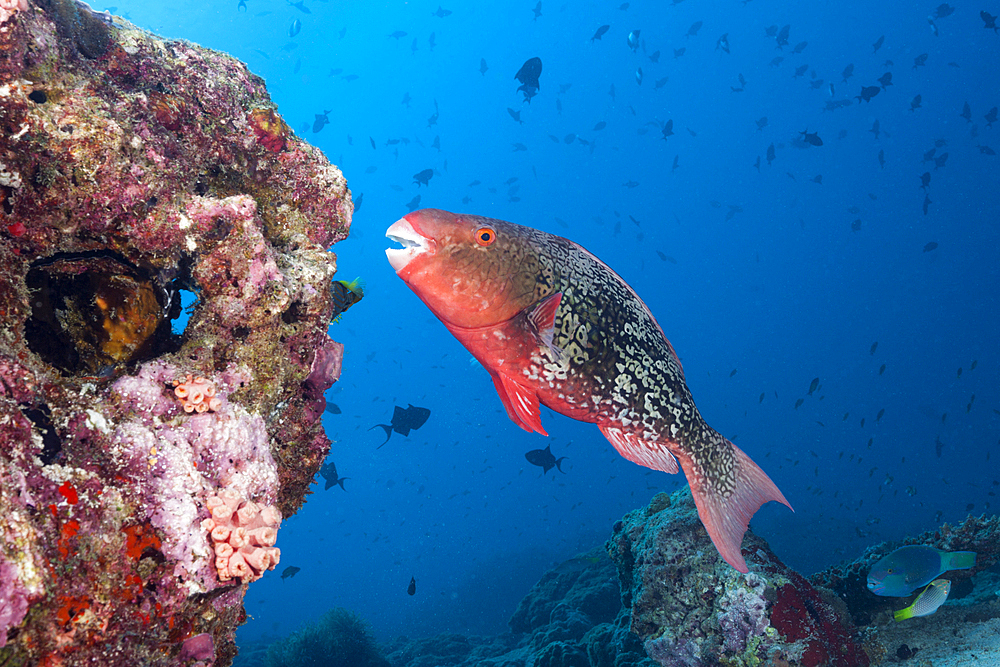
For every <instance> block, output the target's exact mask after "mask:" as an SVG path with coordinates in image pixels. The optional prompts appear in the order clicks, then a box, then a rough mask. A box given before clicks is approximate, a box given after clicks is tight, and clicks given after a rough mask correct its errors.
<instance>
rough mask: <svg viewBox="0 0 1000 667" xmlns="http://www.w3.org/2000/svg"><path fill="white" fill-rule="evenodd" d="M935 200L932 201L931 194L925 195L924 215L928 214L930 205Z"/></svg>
mask: <svg viewBox="0 0 1000 667" xmlns="http://www.w3.org/2000/svg"><path fill="white" fill-rule="evenodd" d="M933 203H934V202H932V201H931V197H930V195H926V194H925V195H924V215H927V211H928V210H929V209H930V205H931V204H933Z"/></svg>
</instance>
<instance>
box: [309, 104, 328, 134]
mask: <svg viewBox="0 0 1000 667" xmlns="http://www.w3.org/2000/svg"><path fill="white" fill-rule="evenodd" d="M329 123H330V112H329V111H326V110H324V111H323V113H318V114H316V120H314V121H313V134H315V133H316V132H319V131H320V130H322V129H323V128H324V127H326V126H327V125H328V124H329Z"/></svg>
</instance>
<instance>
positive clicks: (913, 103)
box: [910, 95, 922, 111]
mask: <svg viewBox="0 0 1000 667" xmlns="http://www.w3.org/2000/svg"><path fill="white" fill-rule="evenodd" d="M921 99H922V98H921V97H920V95H915V96H914V97H913V99H912V100H910V111H914V110H916V109H919V108H920V100H921Z"/></svg>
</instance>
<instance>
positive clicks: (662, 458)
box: [598, 424, 677, 475]
mask: <svg viewBox="0 0 1000 667" xmlns="http://www.w3.org/2000/svg"><path fill="white" fill-rule="evenodd" d="M598 428H600V429H601V433H603V434H604V437H605V438H607V439H608V442H610V443H611V444H612V445H613V446H614V448H615V449H616V450H618V453H619V454H621V455H622V456H624V457H625V458H627V459H628V460H629V461H631V462H632V463H638V464H639V465H641V466H646V467H647V468H652V469H653V470H662V471H663V472H668V473H670V474H671V475H675V474H677V459H676V458H674V455H673V454H671V453H670V451H669V450H667V448H666V447H665V446H664V445H663V443H661V442H649V441H647V440H643V439H642V438H640V437H639V436H637V435H635V434H634V433H626V432H625V431H623V430H622V429H620V428H618V427H617V426H611V425H610V424H603V425H600V426H599V427H598Z"/></svg>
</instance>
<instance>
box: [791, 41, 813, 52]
mask: <svg viewBox="0 0 1000 667" xmlns="http://www.w3.org/2000/svg"><path fill="white" fill-rule="evenodd" d="M807 46H809V42H799V43H798V44H796V45H795V47H794V48H793V49H792V55H795V54H796V53H802V52H803V51H805V50H806V47H807Z"/></svg>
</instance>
